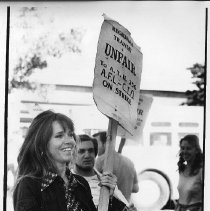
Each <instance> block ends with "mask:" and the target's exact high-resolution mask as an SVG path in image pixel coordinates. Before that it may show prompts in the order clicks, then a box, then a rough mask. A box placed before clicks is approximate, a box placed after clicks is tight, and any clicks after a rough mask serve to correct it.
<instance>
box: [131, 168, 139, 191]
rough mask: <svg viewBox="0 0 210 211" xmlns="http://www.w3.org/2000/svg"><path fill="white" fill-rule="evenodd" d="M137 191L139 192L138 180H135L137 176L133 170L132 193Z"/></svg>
mask: <svg viewBox="0 0 210 211" xmlns="http://www.w3.org/2000/svg"><path fill="white" fill-rule="evenodd" d="M138 191H139V184H138V178H137V174H136V170H135V174H134V179H133V188H132V193H137V192H138Z"/></svg>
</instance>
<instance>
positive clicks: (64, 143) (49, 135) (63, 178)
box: [13, 110, 96, 211]
mask: <svg viewBox="0 0 210 211" xmlns="http://www.w3.org/2000/svg"><path fill="white" fill-rule="evenodd" d="M75 138H76V136H75V134H74V124H73V122H72V120H71V119H70V118H68V117H67V116H65V115H63V114H60V113H54V112H53V111H50V110H48V111H44V112H42V113H40V114H39V115H38V116H37V117H35V118H34V120H33V121H32V123H31V125H30V127H29V130H28V133H27V135H26V138H25V140H24V142H23V145H22V147H21V149H20V153H19V155H18V178H17V181H16V186H15V189H14V195H13V199H14V210H15V211H24V210H27V211H35V210H36V211H41V210H44V211H57V210H60V211H69V210H75V211H94V210H96V209H95V206H94V203H93V201H92V196H91V191H90V187H89V185H88V183H87V182H86V180H85V179H83V178H82V177H80V176H78V175H74V174H72V173H71V172H70V170H69V168H68V163H69V162H71V161H72V157H73V152H74V149H75V144H76V142H75V140H76V139H75ZM56 199H57V200H56Z"/></svg>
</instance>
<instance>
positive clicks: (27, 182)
mask: <svg viewBox="0 0 210 211" xmlns="http://www.w3.org/2000/svg"><path fill="white" fill-rule="evenodd" d="M74 177H75V178H76V180H77V181H78V185H77V187H76V188H75V190H74V195H75V197H76V199H77V200H78V201H79V202H80V204H81V208H82V209H83V211H96V208H95V205H94V203H93V201H92V195H91V190H90V187H89V185H88V183H87V181H86V180H85V179H84V178H82V177H81V176H79V175H74ZM13 203H14V210H15V211H66V210H67V208H66V201H65V190H64V187H63V180H62V179H61V177H56V179H55V180H54V181H53V182H52V183H51V184H50V186H49V187H48V188H46V189H45V190H44V191H41V180H39V179H33V178H31V177H25V178H23V179H22V180H21V181H20V182H19V183H18V185H17V187H16V188H15V191H14V195H13Z"/></svg>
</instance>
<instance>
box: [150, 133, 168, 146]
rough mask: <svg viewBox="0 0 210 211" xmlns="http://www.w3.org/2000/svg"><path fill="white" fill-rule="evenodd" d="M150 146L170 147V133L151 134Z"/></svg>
mask: <svg viewBox="0 0 210 211" xmlns="http://www.w3.org/2000/svg"><path fill="white" fill-rule="evenodd" d="M150 145H151V146H171V133H159V132H158V133H151V134H150Z"/></svg>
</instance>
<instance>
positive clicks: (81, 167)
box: [72, 134, 136, 211]
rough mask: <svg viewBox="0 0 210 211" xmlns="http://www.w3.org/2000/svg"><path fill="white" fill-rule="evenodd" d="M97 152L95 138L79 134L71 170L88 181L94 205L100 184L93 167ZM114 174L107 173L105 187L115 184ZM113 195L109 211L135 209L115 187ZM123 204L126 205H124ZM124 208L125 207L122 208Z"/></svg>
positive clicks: (133, 210) (96, 202)
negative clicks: (107, 178) (107, 179)
mask: <svg viewBox="0 0 210 211" xmlns="http://www.w3.org/2000/svg"><path fill="white" fill-rule="evenodd" d="M97 154H98V143H97V140H96V139H95V138H92V137H90V136H88V135H86V134H83V135H79V136H78V140H77V143H76V151H75V164H74V166H73V169H72V172H73V173H74V174H78V175H80V176H83V177H84V178H85V179H86V180H87V181H88V183H89V185H90V188H91V193H92V196H93V202H94V204H95V206H96V207H98V204H99V196H100V188H101V187H100V184H101V179H102V177H101V174H100V173H99V172H98V171H97V170H96V169H94V164H95V157H96V155H97ZM116 180H117V178H116V176H114V175H113V174H109V181H107V187H113V185H114V184H115V185H116ZM113 196H114V197H111V200H112V203H110V204H111V206H110V205H109V211H116V210H124V211H125V210H127V211H136V208H135V207H134V205H133V204H129V203H128V201H127V200H126V199H125V197H124V196H123V194H122V193H121V191H119V190H118V188H117V187H115V190H114V194H113ZM125 205H126V206H127V207H125ZM124 208H125V209H124Z"/></svg>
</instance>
